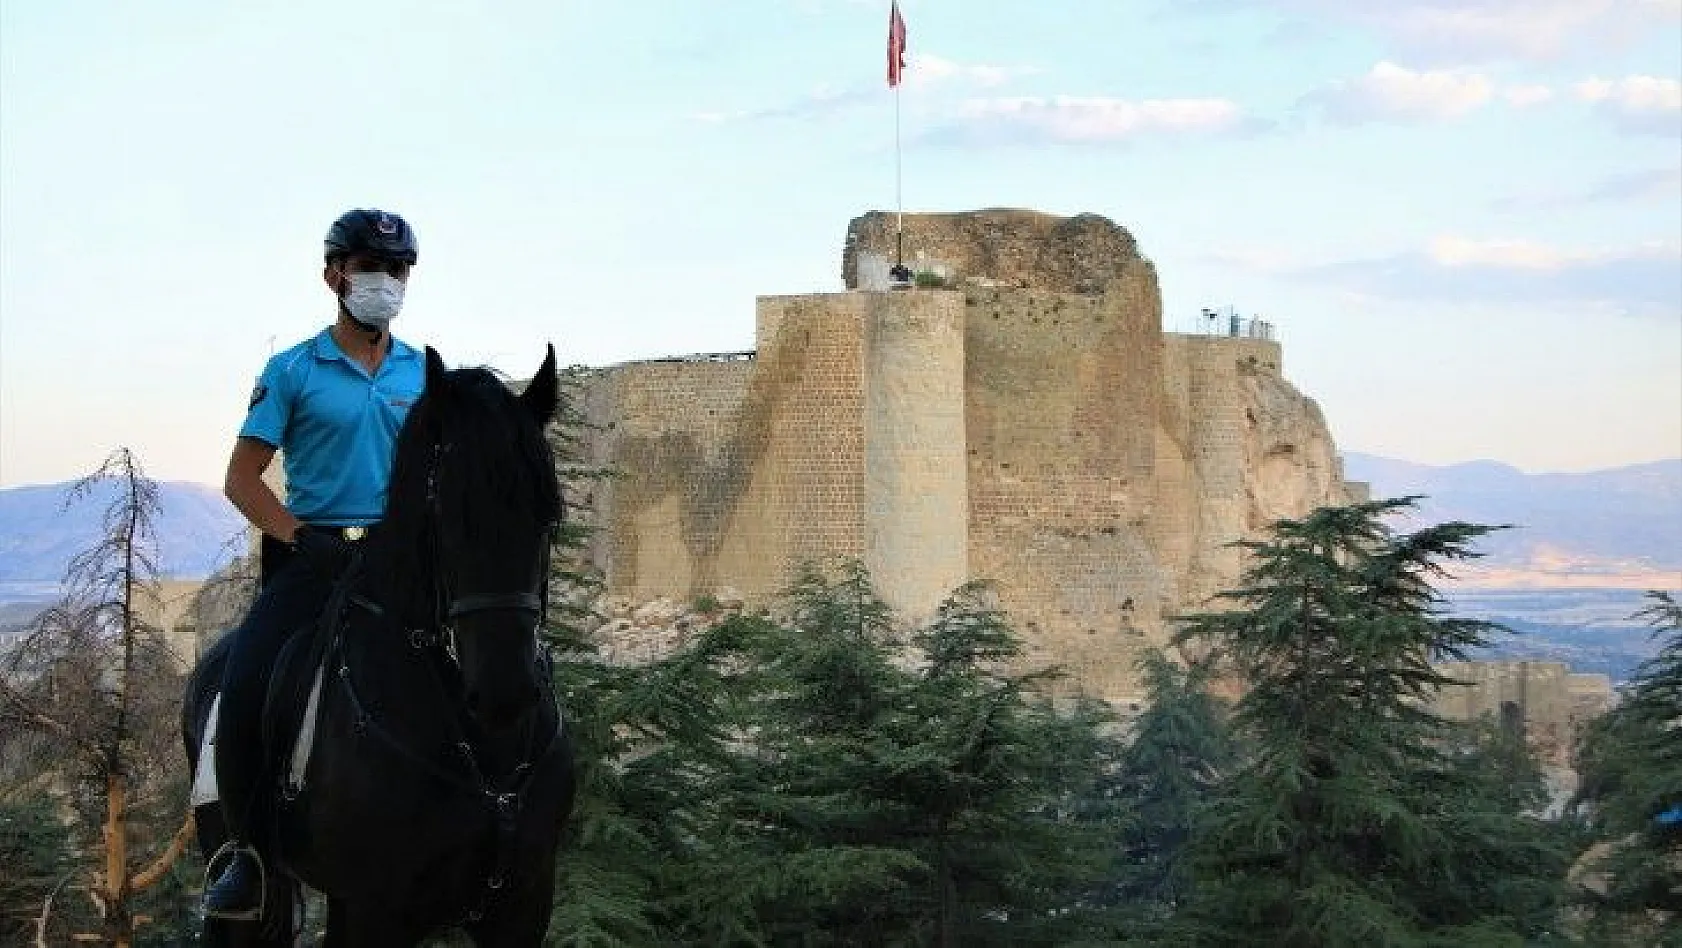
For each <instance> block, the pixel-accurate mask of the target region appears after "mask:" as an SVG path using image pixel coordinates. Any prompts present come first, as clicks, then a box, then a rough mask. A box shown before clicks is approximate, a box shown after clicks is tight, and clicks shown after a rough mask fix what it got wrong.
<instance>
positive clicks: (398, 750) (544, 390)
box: [182, 346, 574, 948]
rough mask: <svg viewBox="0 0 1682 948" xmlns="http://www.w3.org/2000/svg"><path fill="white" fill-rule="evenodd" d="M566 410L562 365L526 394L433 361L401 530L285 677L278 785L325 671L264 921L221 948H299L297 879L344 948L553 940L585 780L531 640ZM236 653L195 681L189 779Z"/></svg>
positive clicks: (398, 482) (408, 457)
mask: <svg viewBox="0 0 1682 948" xmlns="http://www.w3.org/2000/svg"><path fill="white" fill-rule="evenodd" d="M557 392H558V379H557V377H556V372H555V352H554V348H553V347H552V346H551V347H549V350H548V354H547V356H546V358H545V359H544V361H543V366H542V368H540V369H539V370H538V372H537V375H536V376H535V377H534V379H533V381H532V382H531V384H530V385H529V386H527V387H526V389H525V390H524V391H523V392H522V393H521V394H520V395H518V396H516V395H514V394H513V393H511V392H510V391H509V389H508V388H507V387H506V386H504V385H503V384H502V382H501V381H500V380H498V379H497V378H496V376H494V375H493V374H492V373H491V372H489V371H488V370H485V369H481V368H468V369H457V370H454V371H445V369H444V365H443V362H442V360H441V359H440V358H439V356H438V354H437V353H436V352H434V351H433V350H432V349H431V348H428V349H427V350H426V387H425V392H424V394H423V395H422V397H421V398H420V399H419V400H418V401H417V402H416V403H415V405H414V407H413V408H412V409H411V410H410V412H409V416H408V419H407V421H406V422H405V423H404V426H403V430H402V431H401V432H400V433H399V436H398V442H397V448H396V456H395V458H394V462H393V466H392V477H391V485H390V489H389V491H388V495H387V504H386V512H385V517H384V519H383V520H382V521H381V523H380V525H379V527H378V529H377V530H376V531H374V532H373V534H372V535H371V536H370V537H369V538H368V539H366V540H364V541H363V542H362V544H360V545H361V546H363V547H365V550H364V552H363V553H362V554H361V555H360V557H358V559H357V560H356V561H355V562H353V564H352V566H351V567H350V569H349V571H348V572H347V573H346V575H345V576H344V578H343V579H342V580H341V581H340V582H339V584H338V585H337V587H336V588H335V591H334V593H333V595H332V597H331V599H330V600H329V602H328V603H327V606H326V608H325V610H324V611H323V614H322V618H321V621H320V622H319V623H318V624H317V626H316V627H315V630H314V632H313V634H299V635H296V636H294V637H293V639H292V640H291V641H290V642H289V643H288V645H287V646H286V648H285V649H284V650H283V652H282V653H281V656H280V658H279V659H278V661H277V662H276V666H275V670H274V675H273V682H272V684H271V686H270V689H269V698H268V702H267V704H266V706H265V720H266V722H267V724H266V726H267V727H268V729H269V730H271V731H272V732H273V733H272V734H271V740H270V742H269V746H268V748H267V753H268V755H269V757H270V759H271V760H275V761H276V763H275V764H274V766H273V767H272V768H271V769H272V770H273V771H274V772H275V773H276V774H277V775H285V774H286V772H287V762H286V761H285V760H282V759H281V758H284V757H286V756H288V755H289V753H290V751H291V744H290V733H291V731H292V729H293V726H295V725H296V722H297V721H298V719H299V718H300V717H302V712H303V708H304V705H305V704H306V700H305V699H306V698H307V695H308V694H309V691H310V686H311V684H312V682H314V681H315V672H316V669H317V668H318V667H322V659H323V658H325V666H324V667H325V674H324V675H323V676H322V678H321V685H320V691H319V698H318V701H319V717H318V721H317V725H316V736H315V742H314V748H313V751H312V753H311V755H310V757H309V758H308V762H307V772H306V774H305V777H304V779H303V781H302V786H301V788H300V787H298V786H296V785H292V784H290V782H288V785H287V786H285V787H280V786H278V781H277V782H276V784H277V786H276V789H277V791H279V792H278V793H277V796H278V800H279V802H278V805H277V807H276V808H275V809H276V812H277V814H278V815H277V817H276V819H275V820H274V821H273V822H274V824H275V825H274V833H273V845H272V846H271V847H270V848H269V852H270V853H272V854H273V855H272V856H271V857H270V863H271V864H270V865H269V866H268V867H267V868H268V873H269V874H268V885H267V893H268V898H267V900H266V903H265V910H264V913H263V914H264V918H263V920H262V921H260V922H225V921H222V920H210V922H209V923H208V924H207V926H206V935H207V939H206V940H207V942H209V943H211V944H217V943H219V942H220V943H225V944H234V945H237V944H248V945H276V946H279V945H291V944H292V943H293V940H294V938H295V932H294V929H295V926H296V922H297V913H296V911H295V909H296V907H297V906H299V905H301V904H302V903H301V901H300V900H299V898H298V893H299V891H300V890H299V888H298V883H299V882H302V883H303V884H305V885H307V886H309V887H310V888H311V889H314V890H316V891H319V892H321V893H323V894H325V896H326V897H327V904H328V911H327V931H326V945H328V946H393V948H396V946H411V945H414V944H416V943H417V942H419V941H420V940H421V939H422V938H424V937H425V936H426V935H427V934H429V933H431V932H434V931H437V930H441V929H446V928H450V927H455V926H459V927H460V928H461V929H463V930H465V931H466V932H467V933H468V934H469V935H470V936H472V937H473V939H474V941H475V942H476V943H477V944H479V945H481V946H486V948H490V946H499V948H500V946H536V945H539V944H541V943H542V941H543V937H544V934H545V933H546V931H547V929H548V925H549V913H550V907H551V901H552V898H553V891H554V878H555V861H556V850H557V847H558V845H559V837H560V833H561V828H562V824H563V823H564V822H565V820H566V818H567V816H568V815H569V813H570V811H571V809H572V796H573V780H574V777H573V758H572V747H571V742H570V738H569V735H568V734H567V733H566V731H565V729H564V727H563V725H562V721H561V718H560V714H559V711H558V709H557V705H556V701H555V696H554V694H553V684H552V678H551V675H550V674H549V665H548V654H547V652H546V650H544V649H543V648H542V647H541V645H540V642H539V639H538V636H537V628H538V626H539V625H540V623H541V618H542V616H543V612H544V608H545V599H546V596H547V583H546V579H547V574H548V568H549V550H550V545H551V542H552V539H553V535H554V530H555V528H556V527H557V526H558V525H559V523H560V520H561V517H562V516H563V502H562V498H561V491H560V485H559V481H558V477H557V474H556V470H555V465H554V461H553V458H552V457H551V454H550V452H549V448H548V445H547V442H546V441H545V439H544V437H543V428H544V426H545V425H546V424H547V423H548V421H549V420H550V418H551V417H553V415H554V411H555V407H556V401H557V397H558V395H557ZM225 643H226V638H224V639H223V643H222V644H218V645H217V646H216V647H214V648H212V649H210V650H209V651H208V652H207V653H206V654H205V655H204V657H203V658H202V659H201V660H200V662H199V663H198V666H197V667H196V668H195V669H194V672H193V674H192V675H191V676H190V677H189V679H188V682H187V692H186V698H185V701H184V704H183V711H182V717H183V722H182V724H183V732H184V734H183V736H184V739H185V744H186V748H187V755H188V759H189V761H190V762H191V765H192V766H193V767H197V757H198V751H199V747H200V739H201V736H202V735H203V733H204V729H205V725H206V721H207V718H208V716H209V711H210V705H211V700H212V698H213V695H214V692H215V690H216V686H217V684H218V683H219V682H220V680H221V675H222V666H223V663H224V661H225V651H226V649H225ZM196 815H197V817H198V819H199V845H200V848H201V849H202V851H203V852H204V853H205V855H206V857H207V858H208V857H210V856H211V855H213V854H214V853H215V852H216V851H217V849H218V848H219V847H220V846H221V845H222V844H223V842H224V841H225V838H226V834H225V832H224V831H223V824H222V820H221V814H220V812H219V804H216V803H212V804H209V805H206V806H201V807H199V808H198V812H197V814H196ZM254 831H255V830H254ZM218 865H220V864H218Z"/></svg>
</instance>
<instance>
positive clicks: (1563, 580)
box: [0, 452, 1682, 588]
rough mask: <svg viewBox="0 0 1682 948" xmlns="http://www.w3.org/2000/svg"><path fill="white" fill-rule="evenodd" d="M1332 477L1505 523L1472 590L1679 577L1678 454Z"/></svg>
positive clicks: (181, 556) (70, 509)
mask: <svg viewBox="0 0 1682 948" xmlns="http://www.w3.org/2000/svg"><path fill="white" fill-rule="evenodd" d="M1344 474H1345V476H1346V477H1348V478H1349V479H1350V480H1357V481H1365V482H1367V483H1369V484H1370V485H1371V487H1372V494H1373V496H1374V497H1398V496H1403V495H1424V496H1423V499H1422V500H1420V501H1419V502H1418V505H1417V508H1416V510H1415V511H1414V513H1413V514H1412V515H1411V516H1410V517H1408V518H1407V519H1408V520H1409V521H1417V522H1419V523H1436V522H1439V521H1443V520H1465V521H1470V522H1473V523H1481V524H1489V525H1511V526H1510V528H1509V529H1503V530H1498V531H1496V532H1495V533H1493V534H1490V535H1488V536H1485V537H1483V538H1482V539H1480V540H1479V542H1478V545H1477V549H1478V550H1479V551H1480V552H1482V553H1483V554H1485V555H1484V558H1483V559H1481V560H1479V561H1477V562H1476V563H1475V564H1474V565H1473V567H1472V568H1471V569H1470V570H1469V572H1470V573H1472V574H1473V575H1474V577H1475V578H1476V582H1475V584H1476V585H1481V586H1488V587H1492V588H1544V587H1550V586H1552V587H1560V588H1571V587H1585V586H1587V587H1596V586H1598V587H1609V586H1610V587H1622V588H1653V581H1654V580H1655V579H1658V580H1664V579H1667V578H1668V579H1669V580H1670V582H1668V583H1666V582H1660V583H1659V584H1658V585H1659V586H1660V587H1663V588H1669V587H1670V586H1673V585H1675V583H1676V581H1677V580H1678V578H1679V577H1682V458H1671V459H1668V460H1663V461H1654V462H1651V463H1647V464H1636V465H1631V466H1628V467H1619V468H1612V469H1609V470H1603V471H1591V472H1588V473H1582V474H1526V473H1524V472H1523V471H1520V470H1519V469H1517V468H1515V467H1511V466H1509V465H1506V464H1502V463H1499V462H1496V461H1472V462H1469V463H1466V464H1455V465H1449V466H1441V467H1439V466H1432V465H1426V464H1417V463H1414V462H1412V461H1400V460H1396V459H1394V458H1385V457H1379V456H1377V455H1371V454H1360V453H1356V452H1348V453H1346V454H1345V455H1344ZM71 486H72V485H71V483H68V482H66V483H59V484H41V485H30V486H24V487H11V488H5V489H0V582H3V583H12V584H16V583H55V582H57V581H59V580H60V579H62V578H63V575H64V570H65V567H66V566H68V565H69V563H70V559H71V557H73V556H74V555H75V554H76V553H77V552H79V551H81V550H83V549H86V548H87V547H88V546H89V545H91V544H92V543H93V542H94V541H95V539H96V538H97V537H98V535H99V531H100V523H101V518H102V517H103V516H104V513H105V510H106V508H107V507H108V506H109V505H110V503H111V502H112V500H114V499H115V497H116V494H115V489H116V488H115V485H114V484H110V483H105V484H102V485H100V487H99V489H98V490H96V491H95V492H94V493H93V494H91V495H90V496H88V497H84V498H82V499H80V500H78V501H76V502H74V503H70V502H69V501H68V497H69V493H70V488H71ZM158 498H159V508H160V510H159V515H158V518H157V536H158V547H159V549H158V552H159V559H158V562H159V566H160V570H161V572H162V573H163V575H165V576H167V577H173V578H181V579H192V578H198V577H203V576H208V575H209V574H210V573H211V572H213V571H214V570H216V569H217V568H219V567H221V566H222V565H224V564H226V563H227V562H228V561H229V560H230V559H231V558H232V557H233V556H234V555H235V554H236V553H238V552H242V551H243V550H244V548H245V546H244V544H245V532H244V531H245V521H244V519H243V518H242V517H241V516H240V515H239V512H238V511H236V510H235V509H234V508H233V505H232V504H230V503H229V502H228V501H227V499H226V498H225V497H223V496H222V492H221V491H220V490H218V489H216V488H214V487H210V486H208V485H205V484H197V483H192V482H189V481H163V482H159V484H158ZM1667 574H1668V575H1667Z"/></svg>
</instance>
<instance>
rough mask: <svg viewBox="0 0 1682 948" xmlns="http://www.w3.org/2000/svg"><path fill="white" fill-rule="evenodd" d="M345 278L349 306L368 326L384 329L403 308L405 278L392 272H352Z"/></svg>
mask: <svg viewBox="0 0 1682 948" xmlns="http://www.w3.org/2000/svg"><path fill="white" fill-rule="evenodd" d="M345 280H346V282H348V283H349V284H350V285H349V287H348V288H347V289H346V290H345V296H344V300H345V309H348V310H350V315H351V317H352V318H354V319H355V320H356V321H357V322H359V323H361V324H362V325H364V326H367V327H369V328H371V329H384V328H385V327H387V326H389V325H391V320H392V319H393V317H395V316H396V315H397V311H398V310H400V309H402V308H403V281H402V280H399V279H397V278H396V277H394V276H392V275H391V274H389V273H348V274H346V275H345Z"/></svg>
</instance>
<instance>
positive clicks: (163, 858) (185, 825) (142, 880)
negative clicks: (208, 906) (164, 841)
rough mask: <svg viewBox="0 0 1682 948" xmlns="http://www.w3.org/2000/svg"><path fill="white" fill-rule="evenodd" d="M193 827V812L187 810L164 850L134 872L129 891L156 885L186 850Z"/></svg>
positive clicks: (141, 890) (143, 889)
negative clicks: (185, 815)
mask: <svg viewBox="0 0 1682 948" xmlns="http://www.w3.org/2000/svg"><path fill="white" fill-rule="evenodd" d="M193 828H194V823H193V814H192V811H190V810H189V811H188V812H187V818H186V819H185V820H183V821H182V822H181V828H180V829H178V830H176V831H175V836H174V837H172V838H171V839H170V841H169V845H168V846H167V847H165V848H164V851H163V852H161V853H159V854H158V858H156V859H154V860H152V862H151V863H150V864H149V865H147V866H146V868H144V869H142V870H140V871H139V872H137V873H135V874H134V878H133V879H132V880H130V882H129V891H130V892H144V891H145V890H147V889H149V888H151V887H152V886H153V885H156V884H157V881H158V880H159V879H161V878H163V874H164V873H166V872H168V871H169V867H170V866H172V865H174V864H175V860H177V859H179V858H181V854H182V853H183V852H185V851H186V849H187V843H188V841H190V840H191V839H192V838H193Z"/></svg>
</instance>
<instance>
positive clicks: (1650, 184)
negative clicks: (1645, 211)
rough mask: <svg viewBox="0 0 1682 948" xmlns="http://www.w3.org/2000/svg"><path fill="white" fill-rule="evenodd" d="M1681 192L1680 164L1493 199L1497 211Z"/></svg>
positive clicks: (1669, 197)
mask: <svg viewBox="0 0 1682 948" xmlns="http://www.w3.org/2000/svg"><path fill="white" fill-rule="evenodd" d="M1679 196H1682V166H1678V167H1671V168H1648V169H1645V170H1642V171H1629V172H1624V173H1622V174H1615V175H1611V176H1610V177H1606V178H1602V179H1600V180H1599V181H1596V182H1593V183H1592V184H1590V185H1588V186H1587V187H1581V188H1575V189H1565V188H1560V189H1556V190H1553V191H1551V192H1542V193H1532V194H1528V195H1519V196H1514V197H1506V198H1501V199H1499V200H1496V201H1494V202H1492V204H1491V206H1492V207H1493V208H1494V209H1495V210H1497V211H1515V210H1517V211H1525V210H1557V209H1559V208H1570V207H1581V206H1583V205H1585V204H1607V203H1614V202H1622V201H1670V202H1672V204H1673V205H1674V202H1675V200H1676V198H1677V197H1679Z"/></svg>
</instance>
